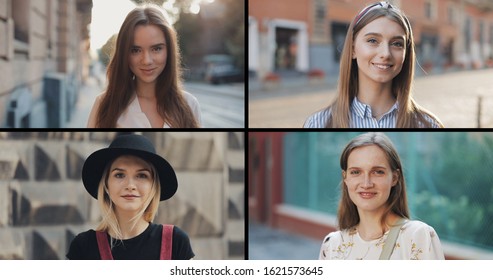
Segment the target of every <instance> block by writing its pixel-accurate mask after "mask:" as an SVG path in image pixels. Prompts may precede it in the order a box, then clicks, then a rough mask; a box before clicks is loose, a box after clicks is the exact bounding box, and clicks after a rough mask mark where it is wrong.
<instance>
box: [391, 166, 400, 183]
mask: <svg viewBox="0 0 493 280" xmlns="http://www.w3.org/2000/svg"><path fill="white" fill-rule="evenodd" d="M400 174H401V171H400V169H397V170H395V171H393V172H392V187H394V186H395V185H397V182H399V176H401V175H400Z"/></svg>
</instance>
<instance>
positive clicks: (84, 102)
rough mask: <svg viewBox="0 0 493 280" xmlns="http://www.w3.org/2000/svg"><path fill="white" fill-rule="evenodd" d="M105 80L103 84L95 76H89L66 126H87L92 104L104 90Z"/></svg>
mask: <svg viewBox="0 0 493 280" xmlns="http://www.w3.org/2000/svg"><path fill="white" fill-rule="evenodd" d="M103 85H104V80H103V81H101V84H100V83H98V81H97V79H96V78H95V77H93V76H91V77H89V78H88V79H87V81H86V84H85V85H82V86H81V88H80V91H79V99H78V100H77V104H76V105H75V108H74V112H73V113H72V116H71V118H70V121H69V122H67V124H66V126H65V127H66V128H86V127H87V120H88V118H89V113H91V109H92V105H93V104H94V100H96V96H98V95H100V94H101V93H102V92H103Z"/></svg>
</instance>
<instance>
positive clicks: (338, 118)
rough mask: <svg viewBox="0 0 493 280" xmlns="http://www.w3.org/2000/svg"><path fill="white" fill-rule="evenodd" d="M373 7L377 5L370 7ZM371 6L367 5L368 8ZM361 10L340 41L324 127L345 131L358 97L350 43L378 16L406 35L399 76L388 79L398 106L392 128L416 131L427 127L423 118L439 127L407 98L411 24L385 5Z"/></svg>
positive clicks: (412, 57) (411, 63) (410, 74)
mask: <svg viewBox="0 0 493 280" xmlns="http://www.w3.org/2000/svg"><path fill="white" fill-rule="evenodd" d="M373 5H378V4H377V3H376V4H373ZM371 6H372V5H370V6H368V7H371ZM368 7H367V8H365V9H363V11H362V12H360V13H359V14H358V15H357V16H356V18H355V19H354V20H353V22H352V23H351V24H350V25H349V29H348V32H347V34H346V40H345V42H344V48H343V51H342V55H341V62H340V66H339V67H340V68H339V83H338V89H337V91H338V95H337V97H336V99H335V100H334V101H333V103H332V104H331V105H329V107H328V108H326V109H325V110H330V111H331V113H330V116H329V119H328V120H327V122H326V127H328V128H331V127H335V128H348V127H349V123H350V120H349V118H350V111H349V108H350V106H351V102H352V100H353V99H354V98H355V97H356V96H357V94H358V65H357V63H356V60H355V59H353V56H352V51H353V48H354V40H355V39H356V35H357V34H358V32H359V31H360V30H361V29H362V28H363V27H365V26H366V25H367V24H369V23H370V22H372V21H374V20H375V19H377V18H380V17H386V18H388V19H390V20H392V21H395V22H396V23H398V24H399V25H400V26H401V27H402V28H403V29H404V31H405V33H406V56H405V58H404V63H403V65H402V69H401V71H400V73H399V74H398V75H397V76H396V77H395V78H394V79H393V80H392V94H393V95H394V97H395V98H396V99H397V102H398V104H399V109H398V115H397V123H396V127H401V128H417V127H423V126H424V127H427V128H428V127H431V126H432V124H431V123H430V122H429V121H428V120H427V119H426V116H427V117H429V118H431V119H432V120H434V121H435V122H436V123H438V125H439V126H440V127H443V125H442V123H441V122H440V121H439V120H438V118H436V117H435V116H434V115H433V114H432V113H430V112H429V111H427V110H425V109H424V108H422V107H420V106H419V105H418V104H417V103H416V101H414V99H413V98H412V96H411V91H412V82H413V79H414V64H415V61H414V60H415V57H416V55H415V50H414V39H413V32H412V29H411V24H410V22H409V20H408V19H407V17H406V16H405V15H404V13H403V12H402V11H401V10H398V9H397V8H395V7H393V6H392V5H390V4H388V5H387V6H386V7H381V8H376V9H370V10H367V9H368Z"/></svg>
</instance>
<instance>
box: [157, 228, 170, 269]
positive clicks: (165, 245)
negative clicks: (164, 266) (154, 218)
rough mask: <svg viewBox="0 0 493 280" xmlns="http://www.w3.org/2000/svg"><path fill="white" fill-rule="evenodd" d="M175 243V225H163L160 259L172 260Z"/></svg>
mask: <svg viewBox="0 0 493 280" xmlns="http://www.w3.org/2000/svg"><path fill="white" fill-rule="evenodd" d="M172 245H173V225H163V237H162V239H161V255H160V256H159V259H160V260H171V247H172Z"/></svg>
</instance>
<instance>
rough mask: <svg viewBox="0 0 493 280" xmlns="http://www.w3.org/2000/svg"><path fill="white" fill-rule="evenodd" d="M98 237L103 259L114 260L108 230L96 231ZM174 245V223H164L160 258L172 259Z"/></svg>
mask: <svg viewBox="0 0 493 280" xmlns="http://www.w3.org/2000/svg"><path fill="white" fill-rule="evenodd" d="M96 239H97V240H98V248H99V254H100V255H101V259H102V260H112V259H113V255H111V249H110V244H109V243H108V238H107V236H106V232H104V231H96ZM172 245H173V225H163V233H162V238H161V253H160V255H159V259H160V260H171V252H172V250H171V249H172V247H173V246H172Z"/></svg>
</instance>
